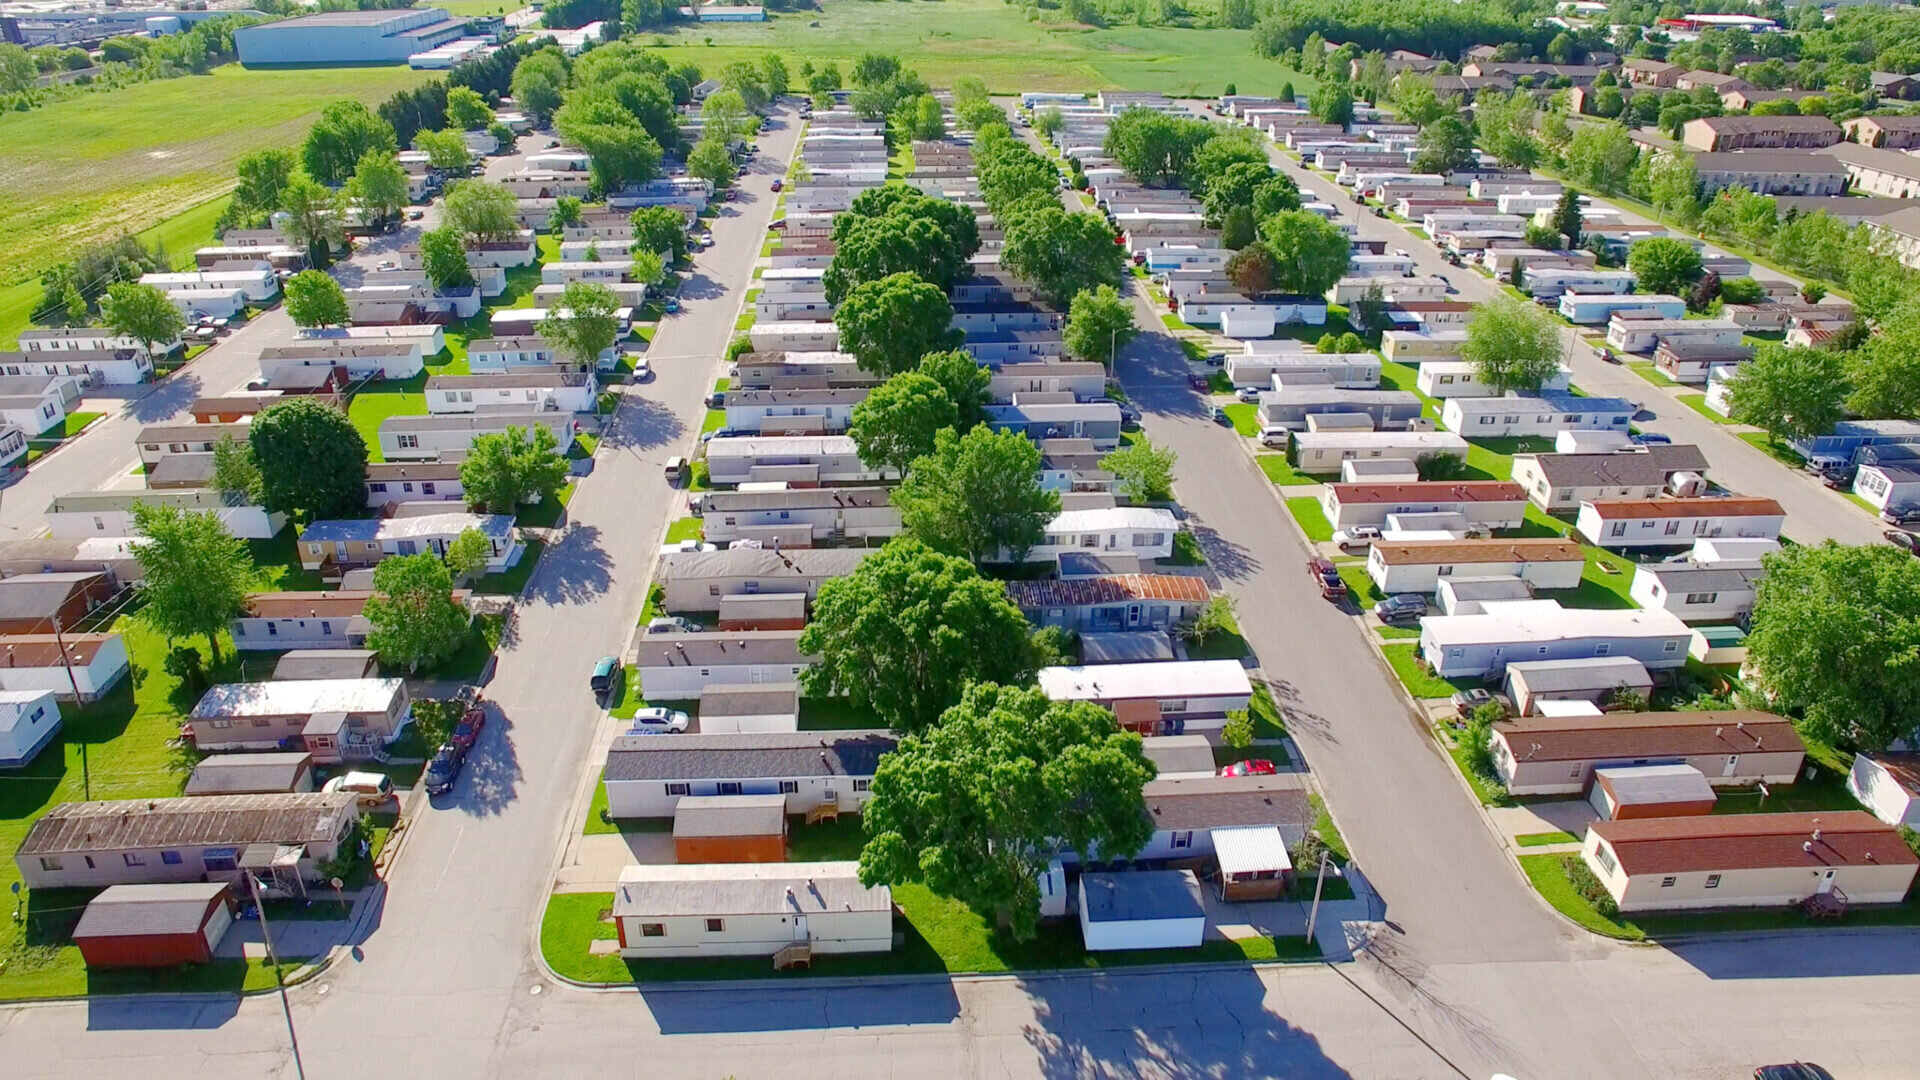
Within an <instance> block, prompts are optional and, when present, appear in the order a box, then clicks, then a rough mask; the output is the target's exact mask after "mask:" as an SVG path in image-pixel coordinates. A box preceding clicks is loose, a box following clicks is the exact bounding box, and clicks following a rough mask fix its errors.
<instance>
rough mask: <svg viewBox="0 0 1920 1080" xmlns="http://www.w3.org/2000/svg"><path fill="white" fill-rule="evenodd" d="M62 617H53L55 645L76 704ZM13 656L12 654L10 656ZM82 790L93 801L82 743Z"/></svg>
mask: <svg viewBox="0 0 1920 1080" xmlns="http://www.w3.org/2000/svg"><path fill="white" fill-rule="evenodd" d="M61 629H62V628H61V626H60V616H58V615H55V616H54V617H53V644H54V647H55V648H57V649H59V650H60V664H61V666H62V667H64V668H66V669H67V685H68V686H71V687H72V688H73V700H74V702H75V704H78V703H79V701H80V680H79V678H78V677H76V676H75V675H74V673H73V657H71V656H68V655H67V639H66V638H65V637H64V636H63V635H62V634H61ZM9 656H11V654H9ZM79 745H80V788H81V796H82V797H83V798H84V799H86V801H88V802H92V801H93V769H92V768H91V767H89V765H88V764H87V744H86V743H85V742H84V741H81V742H80V744H79Z"/></svg>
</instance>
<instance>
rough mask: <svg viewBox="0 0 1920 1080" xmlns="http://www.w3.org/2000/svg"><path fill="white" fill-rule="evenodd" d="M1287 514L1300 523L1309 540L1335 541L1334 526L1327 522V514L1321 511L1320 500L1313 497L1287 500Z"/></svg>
mask: <svg viewBox="0 0 1920 1080" xmlns="http://www.w3.org/2000/svg"><path fill="white" fill-rule="evenodd" d="M1287 512H1288V513H1290V514H1292V515H1293V519H1294V520H1295V521H1297V522H1299V523H1300V529H1301V531H1302V532H1305V533H1306V534H1307V539H1309V540H1312V541H1315V542H1316V543H1317V542H1320V541H1325V540H1331V539H1333V525H1332V524H1330V523H1329V522H1328V521H1327V515H1326V512H1325V511H1323V510H1321V509H1320V500H1319V499H1316V498H1314V497H1313V496H1311V495H1303V496H1301V497H1299V498H1294V499H1288V500H1287Z"/></svg>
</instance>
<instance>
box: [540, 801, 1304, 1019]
mask: <svg viewBox="0 0 1920 1080" xmlns="http://www.w3.org/2000/svg"><path fill="white" fill-rule="evenodd" d="M842 828H845V826H843V827H842ZM841 839H842V838H841V837H832V838H828V839H827V842H826V843H824V844H823V845H822V846H841V843H840V841H841ZM807 843H808V844H809V845H812V844H813V843H814V841H812V840H809V841H807ZM893 899H894V903H895V904H896V905H897V906H898V907H899V908H900V911H901V914H900V915H899V916H896V918H895V920H894V929H895V932H896V934H897V935H899V936H901V938H902V939H903V942H902V944H901V945H899V946H897V947H895V948H894V950H893V951H892V952H887V953H876V954H865V955H842V956H821V957H816V958H815V960H814V964H813V967H812V969H811V970H801V971H796V972H792V973H789V974H776V973H775V972H774V970H773V965H772V963H771V962H770V961H769V960H768V959H767V958H766V957H739V958H704V959H699V960H623V959H621V958H620V957H619V956H617V955H612V956H592V955H589V954H588V952H587V948H588V945H589V943H590V942H593V941H596V940H600V941H610V940H615V939H617V938H618V936H619V932H618V930H617V929H616V928H615V927H614V924H613V922H612V921H611V919H607V918H603V915H604V914H605V913H607V912H609V911H610V910H611V908H612V904H613V894H612V893H556V894H554V895H553V896H551V897H549V898H548V901H547V910H546V912H545V914H544V915H543V916H542V917H541V921H540V952H541V955H542V956H544V957H545V958H546V961H547V963H548V964H549V965H550V966H552V967H553V969H554V970H555V971H556V972H558V973H560V974H561V975H563V976H565V977H567V978H571V979H578V980H580V981H583V982H600V983H616V984H625V983H633V982H675V981H685V980H689V979H769V978H794V979H801V980H805V979H808V978H811V977H862V976H875V975H906V974H937V973H941V972H951V973H955V974H958V973H963V972H983V973H992V972H1005V971H1034V970H1059V969H1065V968H1073V969H1099V968H1118V967H1130V966H1135V965H1139V964H1164V963H1181V962H1194V961H1202V962H1215V963H1239V964H1247V963H1261V962H1268V961H1274V960H1308V959H1318V958H1319V955H1320V953H1319V950H1318V949H1317V948H1316V947H1314V946H1313V945H1312V944H1311V943H1310V942H1308V941H1306V939H1304V938H1291V937H1289V938H1279V939H1275V938H1264V937H1263V938H1253V939H1250V940H1246V941H1221V940H1214V941H1208V942H1207V943H1205V944H1204V945H1202V946H1201V947H1199V948H1197V949H1149V950H1140V951H1138V952H1118V953H1089V952H1087V951H1086V949H1085V948H1084V947H1082V945H1081V941H1080V928H1079V927H1077V926H1073V925H1070V924H1069V925H1051V926H1046V927H1042V928H1041V930H1040V933H1039V935H1038V936H1037V937H1036V938H1035V939H1034V940H1033V941H1030V942H1025V943H1021V942H1016V941H1014V940H1013V939H1012V938H1011V937H1010V936H1009V935H1006V934H1003V933H996V932H994V931H993V930H992V929H990V928H989V927H988V926H987V924H986V923H985V921H983V920H982V919H981V918H980V916H979V915H978V914H976V913H975V912H974V911H972V910H971V909H969V908H968V907H967V906H966V905H964V904H961V903H959V902H957V901H954V900H950V899H948V898H946V897H941V896H936V895H934V894H933V893H932V892H930V891H928V889H927V888H926V887H925V886H922V885H914V884H906V885H896V886H894V887H893Z"/></svg>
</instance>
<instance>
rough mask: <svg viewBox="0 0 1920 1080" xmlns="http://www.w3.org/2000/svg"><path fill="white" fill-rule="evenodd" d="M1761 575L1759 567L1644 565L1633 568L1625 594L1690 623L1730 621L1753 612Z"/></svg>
mask: <svg viewBox="0 0 1920 1080" xmlns="http://www.w3.org/2000/svg"><path fill="white" fill-rule="evenodd" d="M1763 576H1765V575H1764V573H1763V572H1762V571H1761V570H1760V568H1759V567H1746V566H1702V565H1700V564H1697V563H1692V562H1678V563H1664V562H1663V563H1646V564H1642V565H1640V566H1637V567H1635V568H1634V571H1633V585H1632V587H1631V588H1630V589H1629V590H1628V595H1629V596H1631V597H1633V599H1634V601H1635V602H1636V603H1638V604H1639V605H1640V606H1641V607H1644V608H1660V609H1662V610H1665V611H1670V612H1672V613H1673V614H1675V615H1678V616H1680V618H1682V619H1684V620H1685V621H1687V622H1690V623H1699V622H1732V621H1734V620H1735V619H1738V618H1740V617H1742V616H1744V615H1746V614H1748V613H1749V612H1751V611H1752V610H1753V602H1754V597H1755V595H1756V592H1757V590H1758V588H1759V582H1760V579H1761V578H1762V577H1763Z"/></svg>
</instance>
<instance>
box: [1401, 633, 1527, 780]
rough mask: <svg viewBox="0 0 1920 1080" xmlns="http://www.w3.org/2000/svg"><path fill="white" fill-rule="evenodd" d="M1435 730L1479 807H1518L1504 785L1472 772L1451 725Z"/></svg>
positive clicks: (1464, 749) (1458, 737)
mask: <svg viewBox="0 0 1920 1080" xmlns="http://www.w3.org/2000/svg"><path fill="white" fill-rule="evenodd" d="M1389 648H1392V646H1389ZM1462 683H1463V688H1464V684H1465V680H1462ZM1436 730H1437V731H1439V733H1440V740H1441V743H1442V745H1444V746H1445V747H1446V750H1447V756H1448V757H1450V758H1452V759H1453V767H1454V768H1456V769H1459V770H1460V775H1461V776H1462V777H1465V778H1466V781H1467V786H1468V787H1470V788H1472V789H1473V794H1474V797H1475V798H1477V799H1479V800H1480V805H1482V806H1516V805H1518V803H1517V802H1516V801H1515V800H1514V797H1513V796H1512V795H1509V794H1507V789H1506V787H1505V785H1503V784H1501V783H1500V782H1499V781H1498V780H1495V779H1494V778H1492V777H1490V776H1482V775H1481V774H1480V773H1478V772H1476V771H1475V770H1474V768H1473V763H1472V761H1471V760H1470V759H1469V757H1468V750H1467V745H1466V744H1465V743H1464V742H1462V741H1460V732H1459V731H1457V730H1456V729H1454V728H1453V727H1452V726H1451V724H1442V725H1440V726H1439V727H1438V728H1436Z"/></svg>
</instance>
